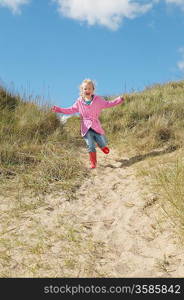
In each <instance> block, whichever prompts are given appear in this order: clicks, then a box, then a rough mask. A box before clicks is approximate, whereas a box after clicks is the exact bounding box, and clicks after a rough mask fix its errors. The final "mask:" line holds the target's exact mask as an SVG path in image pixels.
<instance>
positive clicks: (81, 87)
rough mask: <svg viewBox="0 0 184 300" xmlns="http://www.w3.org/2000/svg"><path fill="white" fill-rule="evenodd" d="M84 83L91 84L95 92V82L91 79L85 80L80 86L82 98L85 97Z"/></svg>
mask: <svg viewBox="0 0 184 300" xmlns="http://www.w3.org/2000/svg"><path fill="white" fill-rule="evenodd" d="M84 83H86V84H91V85H92V87H93V90H95V83H94V81H93V80H91V79H89V78H87V79H84V80H83V81H82V83H81V84H80V86H79V89H80V96H83V84H84Z"/></svg>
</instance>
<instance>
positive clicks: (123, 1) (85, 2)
mask: <svg viewBox="0 0 184 300" xmlns="http://www.w3.org/2000/svg"><path fill="white" fill-rule="evenodd" d="M52 1H54V2H56V3H57V4H58V11H59V12H60V13H61V14H62V15H64V16H66V17H68V18H72V19H74V20H78V21H83V22H84V21H85V22H87V23H88V24H89V25H96V24H99V25H103V26H105V27H108V28H110V29H112V30H116V29H118V27H119V26H120V23H121V22H122V20H123V19H124V18H129V19H133V18H136V17H137V16H139V15H141V14H144V13H146V12H147V11H148V10H150V9H151V8H152V2H151V1H149V3H148V1H146V2H147V3H145V1H144V4H143V1H141V2H142V4H140V2H139V1H138V0H135V1H132V0H52Z"/></svg>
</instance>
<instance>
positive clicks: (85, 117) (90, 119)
mask: <svg viewBox="0 0 184 300" xmlns="http://www.w3.org/2000/svg"><path fill="white" fill-rule="evenodd" d="M122 102H124V99H122V98H121V97H118V98H116V99H115V100H113V101H106V100H105V99H104V98H102V97H100V96H97V95H94V97H93V101H92V102H91V104H90V105H86V104H85V101H84V100H83V98H82V97H79V98H78V99H77V101H76V102H75V103H74V104H73V105H72V106H71V107H68V108H61V107H58V106H54V108H55V112H58V113H63V114H74V113H79V114H80V117H81V135H82V136H84V135H85V134H86V133H87V131H88V129H89V128H90V127H91V128H93V129H94V130H95V131H96V132H98V133H100V134H104V133H105V132H104V130H103V128H102V126H101V124H100V121H99V119H98V118H99V115H100V112H101V110H102V109H104V108H108V107H113V106H116V105H118V104H120V103H122Z"/></svg>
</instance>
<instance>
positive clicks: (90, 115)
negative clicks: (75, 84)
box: [52, 79, 124, 169]
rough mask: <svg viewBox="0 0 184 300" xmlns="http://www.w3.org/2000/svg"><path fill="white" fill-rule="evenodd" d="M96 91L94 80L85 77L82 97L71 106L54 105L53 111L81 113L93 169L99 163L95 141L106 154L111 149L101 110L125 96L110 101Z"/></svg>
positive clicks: (116, 103) (81, 86) (83, 132)
mask: <svg viewBox="0 0 184 300" xmlns="http://www.w3.org/2000/svg"><path fill="white" fill-rule="evenodd" d="M94 91H95V85H94V82H93V81H92V80H91V79H85V80H83V82H82V83H81V85H80V97H79V98H78V99H77V101H76V102H75V103H74V104H73V105H72V106H71V107H69V108H61V107H58V106H53V107H52V111H53V112H56V113H63V114H74V113H77V112H78V113H79V114H80V117H81V135H82V136H83V138H84V140H85V142H86V145H87V150H88V152H89V158H90V162H91V168H92V169H93V168H95V167H96V164H97V158H96V146H95V143H97V145H98V146H99V147H100V149H101V150H102V151H103V152H104V153H105V154H108V153H109V151H110V150H109V148H108V147H107V140H106V137H105V135H104V133H105V132H104V130H103V128H102V127H101V124H100V121H99V119H98V117H99V115H100V112H101V110H102V109H104V108H108V107H113V106H115V105H118V104H120V103H122V102H124V98H123V97H118V98H116V99H115V100H113V101H110V102H109V101H106V100H105V99H103V98H102V97H100V96H97V95H95V94H94Z"/></svg>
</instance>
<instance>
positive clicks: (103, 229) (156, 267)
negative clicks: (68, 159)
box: [71, 149, 184, 277]
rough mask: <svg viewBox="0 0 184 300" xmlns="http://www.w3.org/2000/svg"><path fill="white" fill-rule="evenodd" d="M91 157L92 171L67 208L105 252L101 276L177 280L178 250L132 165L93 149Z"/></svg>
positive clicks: (181, 268)
mask: <svg viewBox="0 0 184 300" xmlns="http://www.w3.org/2000/svg"><path fill="white" fill-rule="evenodd" d="M97 154H98V167H97V168H96V169H95V170H91V171H90V175H89V178H86V181H85V182H84V184H83V185H82V186H81V187H80V189H79V190H78V191H77V193H76V197H77V199H76V200H75V202H73V205H74V207H75V213H76V214H77V215H78V222H81V223H83V224H84V225H85V226H86V228H87V229H88V230H89V231H91V233H92V236H93V238H94V239H95V240H98V241H100V242H101V243H104V244H105V245H106V246H107V247H108V248H109V252H108V253H107V254H106V255H107V256H106V257H103V259H105V266H103V269H104V271H105V272H106V274H107V276H108V277H183V275H184V259H183V257H184V256H183V251H182V248H180V247H179V246H178V243H177V241H176V237H175V233H174V231H173V224H172V223H171V221H170V220H167V219H166V218H165V217H164V216H163V215H162V213H161V210H160V205H159V203H158V202H159V201H158V199H157V196H156V195H154V194H153V193H151V192H150V191H149V188H147V186H146V184H145V181H144V178H143V177H137V176H136V171H135V165H134V164H132V165H129V166H127V167H124V166H123V163H122V162H125V161H126V160H127V158H126V157H118V155H117V153H115V151H113V150H112V151H111V153H110V154H109V155H108V156H106V155H104V154H103V153H101V151H100V150H99V149H98V152H97ZM86 160H87V159H86ZM143 163H144V161H143V162H139V163H137V164H136V165H137V166H136V167H138V164H139V165H140V166H141V164H143ZM86 164H87V165H88V161H86ZM76 201H77V202H76ZM76 203H77V205H76ZM71 206H72V204H71ZM77 207H78V212H77ZM81 208H82V211H81Z"/></svg>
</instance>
